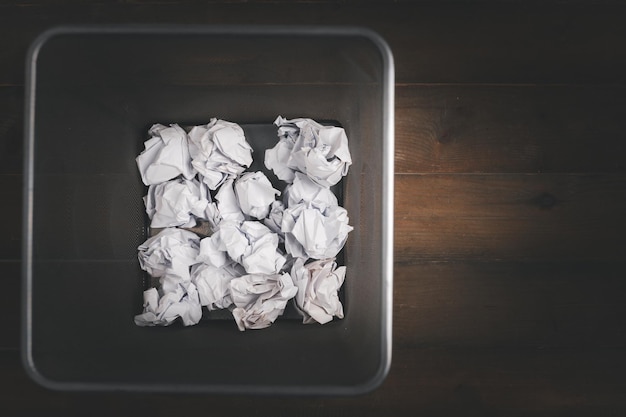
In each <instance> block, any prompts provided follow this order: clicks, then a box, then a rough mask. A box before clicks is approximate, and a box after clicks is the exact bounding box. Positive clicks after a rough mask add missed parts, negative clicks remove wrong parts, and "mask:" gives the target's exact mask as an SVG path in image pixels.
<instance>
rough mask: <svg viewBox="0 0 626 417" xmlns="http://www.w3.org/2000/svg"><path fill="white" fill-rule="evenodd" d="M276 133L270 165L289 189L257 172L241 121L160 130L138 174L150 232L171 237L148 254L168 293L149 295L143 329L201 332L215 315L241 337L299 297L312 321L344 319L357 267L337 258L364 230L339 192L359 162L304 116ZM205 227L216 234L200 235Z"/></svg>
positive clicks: (145, 262) (149, 245)
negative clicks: (347, 287)
mask: <svg viewBox="0 0 626 417" xmlns="http://www.w3.org/2000/svg"><path fill="white" fill-rule="evenodd" d="M274 124H275V125H276V126H277V127H278V138H279V139H278V143H277V144H276V146H274V147H273V148H272V149H268V150H266V152H265V166H266V167H267V168H268V169H271V170H273V171H274V173H275V174H276V176H277V177H278V178H279V179H280V180H281V181H283V182H284V183H286V185H285V184H272V183H271V181H270V180H269V179H268V178H267V177H266V175H265V174H264V173H263V172H261V171H258V172H247V171H246V169H247V168H249V167H250V165H251V163H252V154H253V149H252V147H251V146H250V144H249V143H248V142H247V141H246V138H245V135H244V131H243V129H242V128H241V127H240V126H239V125H237V124H236V123H232V122H227V121H224V120H219V119H215V118H214V119H211V121H210V122H209V123H208V124H206V125H200V126H194V127H193V128H191V129H190V130H188V131H187V130H185V129H183V128H181V127H180V126H178V125H176V124H173V125H170V126H164V125H160V124H155V125H154V126H152V127H151V128H150V130H149V135H150V139H149V140H147V141H146V142H145V150H144V151H143V152H142V153H141V154H140V155H139V156H138V157H137V166H138V168H139V172H140V174H141V178H142V181H143V182H144V184H145V185H146V186H148V190H147V194H146V196H145V197H144V203H145V206H146V213H147V214H148V217H149V218H150V222H151V223H150V226H151V227H152V228H154V229H159V228H160V229H162V230H161V231H160V232H159V233H158V234H157V235H155V236H153V237H150V238H149V239H148V240H146V241H145V242H144V243H143V244H142V245H140V246H139V248H138V250H139V255H138V257H139V264H140V266H141V268H142V269H143V270H145V271H146V272H147V273H148V274H150V275H151V276H152V277H155V278H158V282H159V285H158V287H155V288H150V289H148V290H146V291H145V292H144V310H143V313H142V314H139V315H137V316H136V317H135V323H136V324H137V325H139V326H167V325H169V324H172V323H173V322H175V321H176V320H178V319H180V321H181V322H182V323H183V324H184V325H185V326H189V325H193V324H197V323H198V322H199V321H200V319H201V318H202V307H206V308H207V309H208V310H216V309H228V310H229V311H230V312H231V313H232V315H233V317H234V319H235V322H236V323H237V326H238V327H239V329H240V330H245V329H262V328H265V327H268V326H270V325H271V324H272V323H273V322H274V321H275V320H276V318H277V317H278V316H280V315H281V314H283V312H284V310H285V307H286V305H287V302H288V301H289V300H291V299H293V300H294V303H295V306H296V309H297V310H298V312H299V313H300V314H301V315H302V317H303V322H304V323H322V324H324V323H327V322H329V321H331V320H332V319H333V317H338V318H343V306H342V304H341V301H340V299H339V296H338V291H339V289H340V287H341V286H342V284H343V282H344V278H345V274H346V267H345V266H337V263H336V262H335V259H336V256H337V254H338V253H339V252H340V251H341V249H342V248H343V246H344V244H345V242H346V239H347V237H348V233H349V232H350V231H351V230H352V229H353V228H352V227H351V226H350V225H349V224H348V221H349V219H348V213H347V212H346V210H345V209H344V208H342V207H340V206H339V204H338V201H337V197H336V196H335V195H334V193H333V192H332V190H331V188H330V187H332V186H333V185H336V184H337V183H338V182H339V181H340V180H341V179H342V178H343V177H344V176H345V175H347V173H348V168H349V166H350V164H351V163H352V159H351V156H350V151H349V149H348V139H347V137H346V133H345V131H344V129H342V128H340V127H334V126H323V125H321V124H319V123H317V122H315V121H314V120H311V119H304V118H301V119H292V120H287V119H284V118H282V117H280V116H279V117H278V118H277V119H276V121H275V122H274ZM275 187H278V188H280V189H282V190H283V191H282V192H281V191H279V189H277V188H275ZM198 222H206V223H208V225H209V228H210V233H209V234H208V236H207V235H199V234H197V233H194V232H193V231H191V230H189V229H190V228H191V229H193V227H194V226H196V225H197V224H198Z"/></svg>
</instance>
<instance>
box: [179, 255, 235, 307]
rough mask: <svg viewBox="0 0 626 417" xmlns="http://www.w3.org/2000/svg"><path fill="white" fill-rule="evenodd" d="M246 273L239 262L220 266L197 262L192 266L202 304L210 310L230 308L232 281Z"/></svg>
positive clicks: (193, 279)
mask: <svg viewBox="0 0 626 417" xmlns="http://www.w3.org/2000/svg"><path fill="white" fill-rule="evenodd" d="M244 274H245V271H244V270H243V268H242V267H241V266H239V265H237V264H230V265H223V266H221V267H219V268H216V267H214V266H213V265H208V264H204V263H202V264H196V265H194V266H193V267H192V268H191V282H193V283H194V284H195V285H196V288H197V289H198V295H199V297H200V304H201V305H203V306H206V307H207V308H208V309H209V310H217V309H220V308H228V307H229V306H230V305H231V304H232V303H233V300H232V298H231V296H230V281H231V280H232V279H233V278H237V277H240V276H242V275H244Z"/></svg>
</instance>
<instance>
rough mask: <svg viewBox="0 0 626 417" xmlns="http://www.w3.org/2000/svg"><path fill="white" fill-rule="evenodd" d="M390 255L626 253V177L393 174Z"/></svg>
mask: <svg viewBox="0 0 626 417" xmlns="http://www.w3.org/2000/svg"><path fill="white" fill-rule="evenodd" d="M395 185H396V189H395V228H396V229H395V230H396V233H395V242H394V244H395V259H396V260H397V261H400V262H411V261H423V260H467V259H480V260H484V261H491V260H526V261H529V260H622V259H626V241H625V240H624V235H625V234H626V219H625V218H624V213H626V176H624V175H617V174H615V175H602V174H598V175H585V174H571V175H569V174H527V175H518V174H511V175H507V174H467V175H456V174H451V175H446V174H425V175H397V176H396V181H395Z"/></svg>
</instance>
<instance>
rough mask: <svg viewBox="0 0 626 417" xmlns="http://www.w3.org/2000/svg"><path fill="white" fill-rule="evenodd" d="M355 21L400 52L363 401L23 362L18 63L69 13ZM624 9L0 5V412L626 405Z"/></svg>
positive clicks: (605, 409)
mask: <svg viewBox="0 0 626 417" xmlns="http://www.w3.org/2000/svg"><path fill="white" fill-rule="evenodd" d="M111 22H127V23H130V22H140V23H238V24H239V23H263V24H265V23H268V24H269V23H276V24H280V23H290V24H301V23H303V24H304V23H306V24H355V25H362V26H366V27H370V28H372V29H374V30H376V31H378V32H379V33H380V34H381V35H382V36H383V37H384V38H386V39H387V41H388V42H389V44H390V46H391V48H392V50H393V53H394V55H395V60H396V81H397V84H396V106H395V107H396V148H397V149H396V158H395V160H396V175H395V184H396V194H395V204H396V209H395V221H396V229H395V276H394V278H395V282H394V309H393V312H394V328H393V330H394V340H393V365H392V368H391V372H390V374H389V377H388V378H387V380H386V381H385V383H384V384H383V385H382V386H381V387H380V388H379V389H378V390H376V391H374V392H373V393H371V394H369V395H365V396H360V397H355V398H342V397H339V398H290V397H289V398H284V397H283V398H268V397H241V396H208V395H189V396H184V395H163V394H158V395H156V394H144V395H138V394H123V393H103V394H100V393H78V394H76V393H57V392H51V391H47V390H45V389H43V388H41V387H39V386H37V385H36V384H35V383H33V382H31V381H30V380H29V379H28V377H27V376H26V375H25V373H24V371H23V370H22V366H21V363H20V360H19V337H18V336H19V291H20V245H21V229H20V228H21V202H20V200H21V179H22V177H21V169H22V126H23V96H24V57H25V51H26V48H27V46H28V45H29V43H30V42H31V41H32V40H33V38H34V37H35V36H36V35H37V34H38V33H39V32H41V31H42V30H43V29H45V28H47V27H50V26H53V25H57V24H61V23H111ZM625 120H626V2H624V1H575V0H572V1H551V2H548V3H546V2H540V1H526V2H519V1H469V0H465V1H451V0H448V1H443V2H441V1H440V2H432V4H430V3H429V2H427V1H417V2H403V1H391V0H390V1H369V2H356V1H349V0H348V1H304V2H300V1H299V2H286V1H239V2H237V1H235V2H222V1H191V0H190V1H169V0H145V1H144V0H137V1H132V0H127V1H123V0H119V1H113V0H90V1H79V0H53V1H47V2H46V1H41V0H25V1H18V0H9V1H8V2H7V1H5V2H4V3H3V4H1V5H0V193H1V195H2V197H0V202H1V204H0V268H1V271H2V272H1V280H2V281H1V287H0V320H1V322H2V323H3V325H2V329H1V332H0V415H2V416H19V415H88V414H89V413H91V414H97V415H100V414H103V415H133V416H138V415H150V416H168V417H169V416H173V415H188V416H192V415H203V416H212V415H230V416H237V415H245V416H260V415H271V416H276V417H278V416H303V415H315V416H346V415H354V416H374V415H397V416H400V415H407V416H408V415H425V416H438V415H446V416H447V415H463V416H468V415H478V416H489V415H546V416H548V415H550V416H553V415H589V416H606V415H616V416H617V415H625V414H626V392H625V391H626V256H625V255H626V218H625V216H626V131H625V129H626V123H625V122H624V121H625Z"/></svg>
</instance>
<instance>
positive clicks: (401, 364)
mask: <svg viewBox="0 0 626 417" xmlns="http://www.w3.org/2000/svg"><path fill="white" fill-rule="evenodd" d="M624 353H626V352H625V351H624V350H623V349H591V350H587V349H546V350H536V349H474V350H472V349H411V350H395V351H394V362H393V364H392V368H391V372H390V374H389V376H388V378H387V380H386V381H385V382H384V383H383V385H382V387H381V388H380V389H378V390H376V391H374V392H373V393H370V394H368V395H364V396H358V397H271V396H253V397H249V396H214V395H194V396H184V397H181V396H179V395H163V394H149V393H144V394H141V393H129V394H120V393H81V394H80V395H76V394H73V393H67V392H54V391H48V390H45V389H43V388H41V387H39V386H37V385H35V383H34V382H32V381H31V380H29V379H28V377H27V376H26V375H25V373H24V371H23V369H22V367H21V364H20V362H19V358H18V354H17V352H16V351H0V371H1V372H0V386H2V387H3V388H4V389H2V390H0V404H2V409H3V411H4V413H5V414H6V415H14V416H21V415H42V414H46V415H55V414H61V413H62V414H63V415H65V416H74V415H84V414H85V413H86V412H89V413H92V414H93V410H98V413H97V415H121V414H122V413H123V415H148V414H149V415H151V416H154V417H160V416H163V417H166V416H170V415H172V413H176V414H191V413H198V412H202V413H207V412H208V413H209V415H224V414H229V415H246V416H270V415H271V416H287V415H298V416H330V417H332V416H346V415H362V416H380V415H389V413H393V415H394V416H396V415H397V416H414V415H416V414H417V413H418V412H419V413H420V414H422V413H423V414H427V415H429V416H444V415H477V416H478V415H481V416H482V415H495V414H502V415H511V414H514V415H533V416H553V415H568V416H569V415H572V416H582V415H620V413H621V414H623V413H624V412H625V411H626V397H624V396H623V395H622V393H623V391H624V389H625V388H626V381H625V380H624V378H623V375H624V372H626V355H624Z"/></svg>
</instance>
